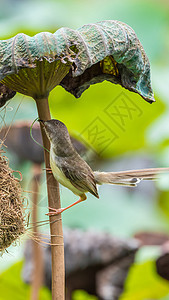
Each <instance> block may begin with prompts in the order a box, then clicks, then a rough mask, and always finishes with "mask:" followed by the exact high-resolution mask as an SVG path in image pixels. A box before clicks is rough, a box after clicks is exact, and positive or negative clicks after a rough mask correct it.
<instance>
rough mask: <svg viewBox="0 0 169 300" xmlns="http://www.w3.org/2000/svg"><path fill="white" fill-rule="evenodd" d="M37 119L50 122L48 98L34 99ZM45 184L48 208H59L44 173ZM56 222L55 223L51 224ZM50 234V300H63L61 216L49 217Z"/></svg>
mask: <svg viewBox="0 0 169 300" xmlns="http://www.w3.org/2000/svg"><path fill="white" fill-rule="evenodd" d="M36 105H37V109H38V114H39V118H40V119H41V120H44V121H46V120H50V119H51V116H50V111H49V104H48V98H47V97H46V98H43V99H36ZM41 132H42V139H43V145H44V147H45V148H47V149H50V143H49V140H48V138H47V136H46V134H45V132H44V130H43V128H42V127H41ZM44 154H45V165H46V168H47V169H48V168H50V161H49V153H48V152H47V151H46V150H44ZM46 182H47V191H48V203H49V207H53V208H56V209H58V208H60V207H61V206H60V194H59V184H58V182H57V181H56V180H55V178H54V177H53V174H49V172H48V171H46ZM54 220H57V222H53V221H54ZM50 232H51V244H52V247H51V253H52V300H64V299H65V267H64V244H63V230H62V219H61V216H60V215H58V216H51V217H50ZM58 244H59V245H60V246H59V247H58V246H57V247H56V246H54V245H58Z"/></svg>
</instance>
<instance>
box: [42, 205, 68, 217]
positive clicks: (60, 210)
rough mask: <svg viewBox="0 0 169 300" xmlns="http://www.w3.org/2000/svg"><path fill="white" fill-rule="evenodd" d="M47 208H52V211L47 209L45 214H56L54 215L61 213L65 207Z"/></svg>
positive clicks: (50, 208)
mask: <svg viewBox="0 0 169 300" xmlns="http://www.w3.org/2000/svg"><path fill="white" fill-rule="evenodd" d="M48 209H49V210H52V211H49V212H48V213H47V214H45V215H46V216H49V217H51V216H56V215H59V214H61V213H62V212H63V211H64V210H65V209H64V208H58V209H56V208H52V207H48Z"/></svg>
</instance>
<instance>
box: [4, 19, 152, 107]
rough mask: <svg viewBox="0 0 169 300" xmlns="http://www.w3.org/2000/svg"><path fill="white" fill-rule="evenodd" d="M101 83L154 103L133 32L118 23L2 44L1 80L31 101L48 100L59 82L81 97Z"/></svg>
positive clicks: (146, 63) (22, 36)
mask: <svg viewBox="0 0 169 300" xmlns="http://www.w3.org/2000/svg"><path fill="white" fill-rule="evenodd" d="M30 70H31V71H30ZM104 80H108V81H110V82H112V83H116V84H120V85H122V86H123V87H124V88H126V89H128V90H130V91H133V92H136V93H138V94H140V95H141V96H142V97H143V98H144V99H145V100H146V101H148V102H150V103H151V102H153V101H154V97H153V92H152V89H151V83H150V64H149V60H148V58H147V56H146V54H145V52H144V50H143V47H142V45H141V43H140V41H139V40H138V38H137V36H136V34H135V32H134V30H133V29H132V28H131V27H129V26H128V25H126V24H124V23H122V22H119V21H102V22H98V23H95V24H88V25H84V26H82V27H81V28H79V29H77V30H72V29H69V28H61V29H59V30H57V31H56V32H55V33H54V34H52V33H49V32H42V33H39V34H36V35H35V36H33V37H30V36H28V35H25V34H23V33H20V34H17V35H16V36H15V37H13V38H11V39H8V40H1V41H0V81H2V82H3V83H4V84H5V85H7V86H8V87H10V88H12V89H13V90H15V91H18V92H21V93H23V94H26V95H29V96H32V97H33V98H40V97H43V96H46V95H47V94H48V93H49V92H50V91H51V90H52V89H53V88H54V87H55V86H56V85H58V84H60V85H61V86H63V87H64V88H65V89H66V90H67V91H69V92H71V93H72V94H73V95H74V96H75V97H80V95H81V94H82V92H83V91H84V90H85V89H87V88H88V87H89V86H90V85H91V84H94V83H97V82H102V81H104Z"/></svg>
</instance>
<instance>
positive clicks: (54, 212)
mask: <svg viewBox="0 0 169 300" xmlns="http://www.w3.org/2000/svg"><path fill="white" fill-rule="evenodd" d="M84 200H86V195H85V194H84V195H83V196H81V198H80V199H79V200H78V201H76V202H74V203H73V204H70V205H69V206H67V207H65V208H58V209H56V208H52V207H48V209H49V210H52V211H49V212H48V213H47V214H46V215H47V216H49V217H51V216H56V215H58V214H61V213H62V212H63V211H65V210H67V209H69V208H71V207H72V206H75V205H76V204H78V203H80V202H82V201H84Z"/></svg>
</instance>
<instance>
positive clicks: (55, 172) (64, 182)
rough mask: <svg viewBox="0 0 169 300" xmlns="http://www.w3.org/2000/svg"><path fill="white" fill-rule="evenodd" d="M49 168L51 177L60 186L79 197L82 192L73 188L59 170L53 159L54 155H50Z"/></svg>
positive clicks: (54, 158)
mask: <svg viewBox="0 0 169 300" xmlns="http://www.w3.org/2000/svg"><path fill="white" fill-rule="evenodd" d="M50 166H51V169H52V173H53V176H54V177H55V179H56V180H57V181H58V182H59V183H61V184H62V185H64V186H65V187H66V188H68V189H69V190H71V191H72V192H73V193H74V194H75V195H79V196H80V195H81V194H82V192H81V191H79V190H78V189H77V188H75V187H74V186H73V185H72V184H71V182H70V180H69V179H68V178H67V177H66V176H65V174H64V173H63V172H62V171H61V170H60V168H59V167H58V166H57V160H56V157H55V154H54V153H53V154H52V153H51V155H50Z"/></svg>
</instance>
